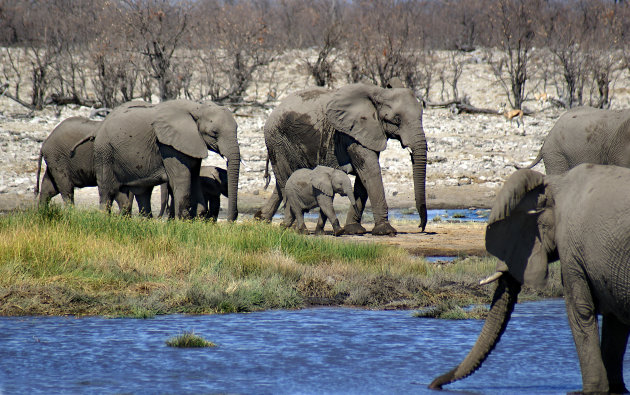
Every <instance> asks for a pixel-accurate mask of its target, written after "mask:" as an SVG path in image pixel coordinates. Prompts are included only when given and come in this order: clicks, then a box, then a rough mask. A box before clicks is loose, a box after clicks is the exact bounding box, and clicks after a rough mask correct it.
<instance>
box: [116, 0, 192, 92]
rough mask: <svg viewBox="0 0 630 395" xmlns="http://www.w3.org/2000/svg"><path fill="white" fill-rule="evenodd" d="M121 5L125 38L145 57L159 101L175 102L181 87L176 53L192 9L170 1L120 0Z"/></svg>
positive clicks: (186, 5) (186, 28) (186, 30)
mask: <svg viewBox="0 0 630 395" xmlns="http://www.w3.org/2000/svg"><path fill="white" fill-rule="evenodd" d="M122 4H123V5H124V7H121V15H122V17H123V18H124V21H125V27H126V29H128V34H129V36H128V38H129V39H130V40H131V41H132V42H134V43H135V46H136V48H137V50H138V51H139V52H140V53H141V54H142V55H143V56H144V58H145V60H146V63H147V65H148V69H149V70H150V71H151V75H152V77H153V78H154V79H155V80H156V81H157V84H158V88H159V94H160V99H161V100H167V99H173V98H176V97H177V96H178V94H179V90H180V88H181V85H180V83H179V80H178V73H177V62H176V60H175V51H176V50H177V49H178V48H179V47H180V45H183V43H184V41H185V38H187V36H186V35H187V33H188V26H189V22H190V18H191V13H192V11H193V5H192V4H189V3H188V2H187V1H178V2H172V1H169V0H122Z"/></svg>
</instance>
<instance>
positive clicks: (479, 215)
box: [273, 207, 490, 223]
mask: <svg viewBox="0 0 630 395" xmlns="http://www.w3.org/2000/svg"><path fill="white" fill-rule="evenodd" d="M388 214H389V219H390V220H392V219H396V220H399V221H401V220H405V221H420V216H419V215H418V212H417V211H416V210H415V209H407V210H401V209H391V210H389V213H388ZM489 214H490V210H487V209H474V208H473V209H448V210H437V209H436V210H428V211H427V219H428V220H429V221H436V220H439V221H447V222H484V221H487V220H488V215H489ZM318 217H319V212H318V211H317V210H313V212H308V213H306V214H304V219H306V220H311V221H317V218H318ZM338 217H339V219H340V222H341V223H343V222H345V218H346V217H345V214H340V215H338ZM438 217H439V218H438ZM273 218H274V219H282V218H284V211H283V210H279V211H278V212H276V214H275V215H274V216H273ZM371 221H373V216H372V211H371V209H370V207H368V208H366V209H365V212H364V213H363V222H371Z"/></svg>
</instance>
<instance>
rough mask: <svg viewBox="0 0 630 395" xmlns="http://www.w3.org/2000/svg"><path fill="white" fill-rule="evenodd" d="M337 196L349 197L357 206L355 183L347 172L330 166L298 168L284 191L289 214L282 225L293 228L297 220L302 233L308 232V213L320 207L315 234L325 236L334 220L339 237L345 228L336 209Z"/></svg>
mask: <svg viewBox="0 0 630 395" xmlns="http://www.w3.org/2000/svg"><path fill="white" fill-rule="evenodd" d="M335 193H338V194H340V195H341V196H348V199H350V202H351V203H352V204H356V203H355V202H356V199H355V198H354V193H353V191H352V181H350V177H348V175H347V174H346V173H344V172H343V171H341V170H336V169H333V168H330V167H327V166H317V167H316V168H314V169H313V170H311V169H298V170H296V171H295V172H293V174H291V177H289V179H288V180H287V184H286V186H285V188H284V197H285V203H284V206H285V209H284V210H285V211H284V221H283V222H282V226H284V227H287V228H288V227H290V226H291V225H292V224H293V221H294V219H297V227H298V230H299V231H300V232H303V233H306V232H307V229H306V225H305V224H304V212H306V211H308V210H310V209H313V208H315V207H317V206H319V219H318V221H317V227H316V228H315V234H323V233H324V225H325V224H326V220H327V219H330V223H331V224H332V227H333V231H334V233H335V236H340V235H342V234H343V231H344V230H343V228H342V227H341V226H340V225H339V220H338V219H337V215H336V214H335V210H334V208H333V200H334V198H335Z"/></svg>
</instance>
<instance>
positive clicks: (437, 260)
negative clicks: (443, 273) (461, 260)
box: [424, 256, 457, 264]
mask: <svg viewBox="0 0 630 395" xmlns="http://www.w3.org/2000/svg"><path fill="white" fill-rule="evenodd" d="M424 259H425V260H426V261H427V262H431V263H440V264H444V263H449V262H453V261H454V260H455V259H457V257H456V256H425V257H424Z"/></svg>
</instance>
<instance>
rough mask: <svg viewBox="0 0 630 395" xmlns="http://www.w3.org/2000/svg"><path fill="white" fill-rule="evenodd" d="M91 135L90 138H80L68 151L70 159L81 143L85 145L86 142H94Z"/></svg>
mask: <svg viewBox="0 0 630 395" xmlns="http://www.w3.org/2000/svg"><path fill="white" fill-rule="evenodd" d="M94 137H95V136H93V135H90V136H86V137H84V138H82V139H81V140H79V141H78V142H77V143H76V144H75V145H73V146H72V148H71V149H70V157H71V158H72V157H73V156H74V152H75V151H76V150H77V148H78V147H79V146H80V145H81V144H83V143H87V142H88V141H92V140H94Z"/></svg>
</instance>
